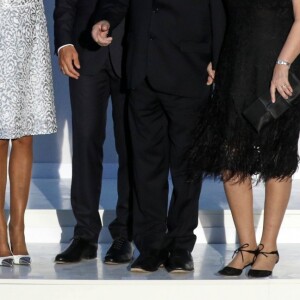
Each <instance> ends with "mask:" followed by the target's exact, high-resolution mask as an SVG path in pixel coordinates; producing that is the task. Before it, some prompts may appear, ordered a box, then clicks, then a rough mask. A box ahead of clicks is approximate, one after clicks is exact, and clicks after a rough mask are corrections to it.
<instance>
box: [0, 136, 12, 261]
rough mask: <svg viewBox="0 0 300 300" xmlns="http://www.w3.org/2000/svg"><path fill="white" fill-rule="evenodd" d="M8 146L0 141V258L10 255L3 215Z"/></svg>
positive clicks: (6, 142) (3, 141)
mask: <svg viewBox="0 0 300 300" xmlns="http://www.w3.org/2000/svg"><path fill="white" fill-rule="evenodd" d="M8 145H9V140H0V257H4V256H9V255H11V253H10V249H9V245H8V238H7V225H6V218H5V213H4V205H5V189H6V183H7V156H8Z"/></svg>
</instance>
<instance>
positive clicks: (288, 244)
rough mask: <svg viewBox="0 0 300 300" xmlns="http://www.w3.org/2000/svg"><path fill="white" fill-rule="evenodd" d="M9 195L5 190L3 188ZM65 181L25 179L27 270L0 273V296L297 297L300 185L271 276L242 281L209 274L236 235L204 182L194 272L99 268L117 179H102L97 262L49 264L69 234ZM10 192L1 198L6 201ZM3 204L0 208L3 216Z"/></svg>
mask: <svg viewBox="0 0 300 300" xmlns="http://www.w3.org/2000/svg"><path fill="white" fill-rule="evenodd" d="M8 190H9V189H8ZM263 190H264V187H263V185H259V186H257V187H255V188H254V194H255V205H254V211H255V221H256V227H257V233H258V234H259V233H260V231H261V228H262V214H263V197H264V196H263V192H264V191H263ZM69 192H70V179H60V180H59V179H41V178H38V179H36V178H34V179H33V180H32V188H31V193H30V201H29V205H28V210H27V213H26V237H27V242H28V246H29V250H30V253H31V255H32V258H33V264H32V266H31V267H30V268H29V267H25V266H15V267H14V268H13V269H9V268H4V267H2V268H0V297H1V299H2V298H3V299H6V298H8V299H13V300H15V299H16V300H17V299H22V300H27V299H28V300H29V299H30V300H35V299H42V300H48V299H51V300H52V299H54V300H60V299H64V300H69V299H70V300H71V299H72V300H74V299H75V300H76V299H85V298H86V299H92V298H95V299H98V298H100V299H112V300H114V299H126V300H127V299H128V300H129V299H130V300H133V299H145V300H148V299H151V300H153V299H155V300H156V299H158V300H160V299H162V300H166V299H167V300H168V299H172V300H177V299H180V300H182V299H197V300H198V299H201V300H202V299H203V300H227V299H230V300H234V299H238V300H248V299H249V300H253V299H259V300H261V299H262V300H264V299H265V300H279V299H280V300H282V299H284V298H286V299H289V300H299V299H300V256H299V254H300V234H299V232H300V201H299V200H300V193H299V192H300V180H298V179H297V180H295V181H294V187H293V193H292V197H291V201H290V204H289V207H288V210H287V214H286V216H285V219H284V223H283V226H282V230H281V234H280V237H279V251H280V254H281V259H280V262H279V264H278V265H277V266H276V268H275V271H274V276H273V277H272V278H269V279H263V280H257V279H248V278H247V276H246V275H245V274H243V275H242V276H241V277H239V278H235V279H228V278H223V277H221V276H218V275H216V272H217V271H218V270H219V269H220V268H221V267H222V266H223V265H224V264H226V263H227V261H229V260H230V259H231V255H232V253H233V250H234V249H235V248H236V245H235V243H236V233H235V230H234V226H233V222H232V219H231V215H230V211H229V209H228V205H227V202H226V199H225V196H224V191H223V187H222V184H221V183H217V182H213V181H210V180H207V181H205V183H204V185H203V191H202V193H201V198H200V210H199V226H198V228H197V230H196V234H197V237H198V240H197V244H196V247H195V250H194V252H193V256H194V260H195V271H194V272H192V273H189V274H181V275H178V274H177V275H170V274H169V273H167V272H166V271H165V270H164V269H161V270H159V271H157V272H154V273H149V274H134V273H131V272H129V271H128V265H122V266H106V265H104V264H103V263H102V258H103V256H104V254H105V252H106V250H107V247H108V245H109V244H108V243H109V242H111V238H110V235H109V233H108V230H107V225H108V224H109V223H110V222H111V221H112V220H113V218H114V216H115V210H114V208H115V205H116V199H117V195H116V181H115V180H113V179H105V180H104V182H103V192H102V196H101V205H100V207H99V212H100V214H101V216H102V219H103V223H104V227H103V230H102V233H101V236H100V245H99V253H98V259H97V260H92V261H84V262H81V263H78V264H68V265H55V264H54V263H53V259H54V257H55V255H56V254H57V253H58V252H60V251H61V249H64V248H65V247H66V246H67V244H66V243H67V242H68V241H69V239H70V238H71V237H72V233H73V226H74V217H73V215H72V211H71V207H70V200H69ZM8 198H9V195H8V194H7V199H8ZM8 209H9V205H8V203H7V204H6V210H7V211H8Z"/></svg>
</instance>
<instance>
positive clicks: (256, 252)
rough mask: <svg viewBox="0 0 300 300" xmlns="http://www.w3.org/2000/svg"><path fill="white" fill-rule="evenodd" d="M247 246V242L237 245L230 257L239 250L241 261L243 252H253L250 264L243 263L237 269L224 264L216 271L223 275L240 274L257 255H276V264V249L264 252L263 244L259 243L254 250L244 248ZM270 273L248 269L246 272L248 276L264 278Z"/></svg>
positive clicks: (270, 272) (269, 271)
mask: <svg viewBox="0 0 300 300" xmlns="http://www.w3.org/2000/svg"><path fill="white" fill-rule="evenodd" d="M248 247H249V244H244V245H242V246H241V247H239V248H238V249H236V250H235V251H234V253H233V256H232V258H233V257H234V256H235V255H236V254H238V253H239V252H240V253H241V256H242V261H244V256H243V252H247V253H250V254H253V261H252V262H251V263H250V264H247V265H245V266H244V267H243V268H242V269H237V268H233V267H229V266H226V267H224V268H223V269H222V270H220V271H219V272H218V273H219V274H220V275H223V276H240V275H241V274H242V272H243V270H244V269H245V268H247V267H248V266H252V265H253V263H254V262H255V260H256V257H257V256H258V255H264V256H265V257H268V256H269V255H276V256H277V260H276V264H277V263H278V261H279V253H278V251H277V250H274V251H271V252H265V251H263V249H264V245H263V244H259V246H258V247H257V248H256V249H255V250H246V249H245V248H248ZM272 273H273V272H272V271H271V270H256V269H250V270H249V272H248V276H249V277H253V278H264V277H269V276H271V275H272Z"/></svg>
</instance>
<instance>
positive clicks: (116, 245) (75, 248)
mask: <svg viewBox="0 0 300 300" xmlns="http://www.w3.org/2000/svg"><path fill="white" fill-rule="evenodd" d="M97 248H98V247H97V244H93V243H91V242H89V241H87V240H85V239H83V238H81V237H75V238H74V239H73V240H72V242H71V244H70V246H69V247H68V248H67V249H66V250H65V251H63V252H62V253H60V254H58V255H57V256H56V258H55V262H56V263H58V264H63V263H75V262H79V261H81V260H82V259H94V258H96V257H97ZM132 254H133V249H132V245H131V242H129V241H128V240H126V239H124V238H117V239H115V240H114V241H113V243H112V245H111V247H110V248H109V249H108V251H107V253H106V256H105V258H104V263H106V264H121V263H128V262H130V261H131V259H132Z"/></svg>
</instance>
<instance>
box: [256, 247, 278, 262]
mask: <svg viewBox="0 0 300 300" xmlns="http://www.w3.org/2000/svg"><path fill="white" fill-rule="evenodd" d="M264 247H265V245H264V244H259V245H258V247H257V249H256V256H257V255H259V254H262V255H263V256H265V257H268V254H269V255H272V254H273V255H277V256H278V260H279V252H278V250H274V251H270V252H266V251H262V250H263V249H264ZM278 260H277V261H278Z"/></svg>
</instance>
